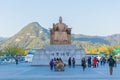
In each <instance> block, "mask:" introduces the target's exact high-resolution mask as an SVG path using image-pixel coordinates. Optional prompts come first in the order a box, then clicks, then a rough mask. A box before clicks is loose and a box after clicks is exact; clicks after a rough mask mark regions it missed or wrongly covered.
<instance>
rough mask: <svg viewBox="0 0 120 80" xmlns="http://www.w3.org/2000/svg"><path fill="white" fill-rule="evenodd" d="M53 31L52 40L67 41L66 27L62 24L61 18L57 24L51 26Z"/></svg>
mask: <svg viewBox="0 0 120 80" xmlns="http://www.w3.org/2000/svg"><path fill="white" fill-rule="evenodd" d="M53 28H54V30H55V35H54V40H58V41H65V40H68V39H67V32H66V30H67V25H66V24H64V23H62V17H60V18H59V23H57V24H53Z"/></svg>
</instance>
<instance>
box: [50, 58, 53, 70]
mask: <svg viewBox="0 0 120 80" xmlns="http://www.w3.org/2000/svg"><path fill="white" fill-rule="evenodd" d="M49 65H50V69H51V70H53V67H54V61H53V59H51V61H50V62H49Z"/></svg>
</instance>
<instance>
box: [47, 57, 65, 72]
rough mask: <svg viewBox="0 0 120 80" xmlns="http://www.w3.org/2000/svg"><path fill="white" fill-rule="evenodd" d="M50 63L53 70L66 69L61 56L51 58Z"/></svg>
mask: <svg viewBox="0 0 120 80" xmlns="http://www.w3.org/2000/svg"><path fill="white" fill-rule="evenodd" d="M49 65H50V69H51V70H53V68H54V69H55V71H64V66H65V65H64V63H63V61H62V59H61V58H57V59H56V58H54V59H51V61H50V62H49Z"/></svg>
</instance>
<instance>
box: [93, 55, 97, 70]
mask: <svg viewBox="0 0 120 80" xmlns="http://www.w3.org/2000/svg"><path fill="white" fill-rule="evenodd" d="M96 64H97V58H96V57H94V59H93V68H96Z"/></svg>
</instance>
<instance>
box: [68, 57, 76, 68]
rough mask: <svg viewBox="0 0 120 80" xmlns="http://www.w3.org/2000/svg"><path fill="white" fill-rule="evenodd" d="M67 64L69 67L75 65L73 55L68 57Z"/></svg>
mask: <svg viewBox="0 0 120 80" xmlns="http://www.w3.org/2000/svg"><path fill="white" fill-rule="evenodd" d="M68 66H69V67H71V66H73V67H75V58H74V57H73V58H71V57H69V59H68Z"/></svg>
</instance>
